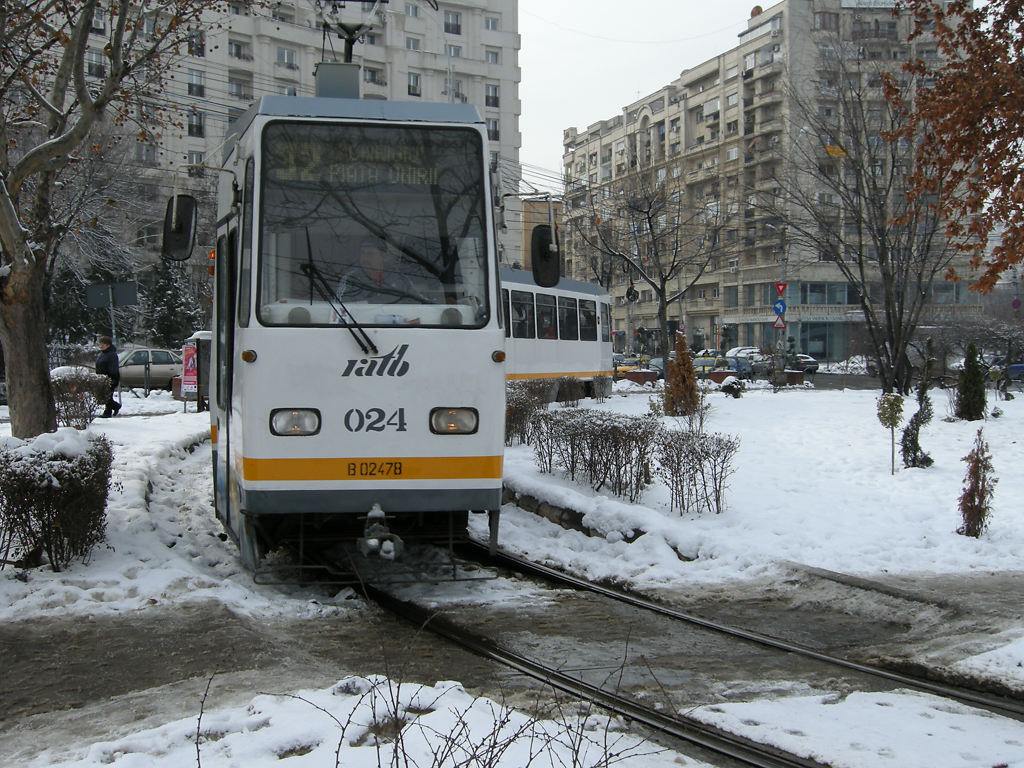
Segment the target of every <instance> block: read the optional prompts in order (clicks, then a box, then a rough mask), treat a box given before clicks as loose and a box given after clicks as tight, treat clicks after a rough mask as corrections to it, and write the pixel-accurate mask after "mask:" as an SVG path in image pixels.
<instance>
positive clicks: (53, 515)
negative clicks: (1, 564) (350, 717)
mask: <svg viewBox="0 0 1024 768" xmlns="http://www.w3.org/2000/svg"><path fill="white" fill-rule="evenodd" d="M112 459H113V453H112V451H111V448H110V442H109V441H108V440H107V439H106V438H105V437H103V436H99V435H94V436H92V437H90V438H88V439H86V438H85V437H84V436H82V435H80V434H79V433H77V432H71V431H70V430H65V431H64V432H60V431H58V432H57V433H55V434H54V433H44V434H43V435H40V436H39V437H37V438H34V439H33V440H32V441H27V442H26V441H22V440H18V439H17V438H10V439H8V440H6V441H4V443H3V444H2V445H0V541H3V542H5V547H6V548H7V550H8V551H9V550H10V549H14V550H15V551H18V550H20V551H22V552H32V551H38V552H42V553H45V554H46V556H47V558H48V559H49V562H50V567H51V568H52V569H53V570H54V571H62V570H64V569H65V568H67V566H68V565H69V564H70V562H71V560H72V559H74V558H81V559H82V560H87V559H88V557H89V554H90V552H91V551H92V549H93V547H95V546H96V545H97V544H99V543H100V542H101V541H103V537H104V530H105V526H106V507H107V494H108V492H109V490H110V467H111V462H112ZM5 560H6V555H5Z"/></svg>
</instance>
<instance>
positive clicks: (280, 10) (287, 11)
mask: <svg viewBox="0 0 1024 768" xmlns="http://www.w3.org/2000/svg"><path fill="white" fill-rule="evenodd" d="M270 17H271V18H272V19H273V20H274V21H283V22H285V23H286V24H294V23H295V9H294V8H287V7H282V6H278V7H276V8H274V10H273V11H271V12H270Z"/></svg>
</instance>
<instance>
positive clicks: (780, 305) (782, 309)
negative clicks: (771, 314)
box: [773, 299, 786, 315]
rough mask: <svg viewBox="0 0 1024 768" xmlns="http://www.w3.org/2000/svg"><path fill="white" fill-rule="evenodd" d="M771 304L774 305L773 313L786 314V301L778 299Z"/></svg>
mask: <svg viewBox="0 0 1024 768" xmlns="http://www.w3.org/2000/svg"><path fill="white" fill-rule="evenodd" d="M773 306H774V307H775V314H776V315H784V314H786V302H784V301H783V300H782V299H779V300H778V301H776V302H775V304H774V305H773Z"/></svg>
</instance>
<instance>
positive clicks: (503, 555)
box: [469, 542, 1024, 715]
mask: <svg viewBox="0 0 1024 768" xmlns="http://www.w3.org/2000/svg"><path fill="white" fill-rule="evenodd" d="M469 546H471V547H472V548H474V549H478V550H483V551H484V552H485V553H486V552H487V547H485V546H483V545H481V544H478V543H476V542H472V543H471V544H470V545H469ZM486 559H488V560H490V561H491V562H492V563H495V564H501V565H504V566H505V567H509V568H512V569H515V570H519V571H523V572H526V573H532V574H535V575H538V576H541V577H543V578H545V579H548V580H551V581H554V582H556V583H559V584H565V585H569V586H571V587H574V588H575V589H579V590H586V591H590V592H594V593H596V594H599V595H604V596H606V597H610V598H612V599H615V600H620V601H622V602H625V603H628V604H630V605H633V606H635V607H637V608H643V609H646V610H649V611H653V612H655V613H659V614H661V615H663V616H668V617H670V618H673V619H678V620H679V621H685V622H688V623H691V624H694V625H696V626H699V627H703V628H705V629H709V630H712V631H714V632H719V633H721V634H724V635H728V636H731V637H738V638H740V639H743V640H747V641H749V642H752V643H757V644H758V645H763V646H767V647H770V648H775V649H778V650H781V651H786V652H788V653H793V654H798V655H800V656H803V657H805V658H810V659H815V660H817V661H821V662H824V663H826V664H831V665H835V666H839V667H843V668H845V669H849V670H852V671H854V672H859V673H862V674H865V675H871V676H873V677H878V678H882V679H885V680H889V681H892V682H896V683H899V684H901V685H905V686H907V687H909V688H914V689H917V690H921V691H927V692H928V693H934V694H937V695H939V696H942V697H944V698H950V699H956V700H957V701H961V702H964V703H969V704H976V705H978V706H981V707H984V708H985V709H988V710H991V711H993V712H997V713H1000V714H1011V715H1024V704H1022V703H1020V702H1016V701H1011V700H1007V699H1006V698H1004V697H1001V696H995V695H989V694H985V693H982V692H980V691H973V690H969V689H964V688H957V687H954V686H949V685H944V684H942V683H935V682H932V681H930V680H925V679H922V678H919V677H914V676H912V675H906V674H903V673H900V672H893V671H891V670H887V669H883V668H881V667H874V666H871V665H868V664H862V663H860V662H856V661H851V660H849V659H844V658H842V657H839V656H831V655H829V654H827V653H823V652H821V651H816V650H814V649H813V648H808V647H807V646H805V645H801V644H799V643H793V642H790V641H787V640H779V639H777V638H774V637H769V636H768V635H763V634H761V633H759V632H753V631H751V630H747V629H740V628H738V627H730V626H728V625H726V624H721V623H719V622H717V621H711V620H709V619H704V618H701V617H700V616H695V615H693V614H689V613H685V612H683V611H677V610H675V609H673V608H669V607H668V606H665V605H661V604H659V603H655V602H652V601H650V600H647V599H645V598H642V597H639V596H637V595H632V594H630V593H628V592H624V591H622V590H618V589H613V588H611V587H606V586H602V585H600V584H594V583H593V582H590V581H586V580H585V579H580V578H577V577H576V576H572V575H570V574H567V573H564V572H563V571H559V570H557V569H555V568H549V567H548V566H545V565H540V564H539V563H534V562H531V561H529V560H524V559H522V558H520V557H517V556H516V555H512V554H510V553H508V552H505V551H503V550H498V551H497V552H496V553H495V554H493V555H491V554H486Z"/></svg>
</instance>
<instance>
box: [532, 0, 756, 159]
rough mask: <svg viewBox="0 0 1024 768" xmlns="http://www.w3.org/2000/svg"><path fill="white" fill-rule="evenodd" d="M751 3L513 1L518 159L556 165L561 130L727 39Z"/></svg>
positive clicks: (597, 116) (732, 39) (609, 112)
mask: <svg viewBox="0 0 1024 768" xmlns="http://www.w3.org/2000/svg"><path fill="white" fill-rule="evenodd" d="M757 4H758V2H757V0H519V32H520V34H521V35H522V50H521V51H520V53H519V64H520V66H521V68H522V83H521V85H520V88H519V96H520V99H521V100H522V117H521V118H520V122H519V125H520V128H521V130H522V134H523V147H522V150H521V152H520V155H519V157H520V160H521V161H522V162H523V163H526V164H529V165H533V166H539V167H541V168H545V169H549V170H551V171H553V172H556V173H558V172H559V169H560V168H561V167H562V131H563V130H564V129H565V128H569V127H575V128H579V129H586V127H587V126H588V125H590V124H591V123H594V122H597V121H598V120H605V119H607V118H609V117H611V116H613V115H616V114H618V113H619V111H620V110H621V109H622V107H624V106H625V105H626V104H629V103H630V102H632V101H635V100H636V99H637V98H639V97H640V96H644V95H646V94H648V93H651V92H653V91H655V90H657V89H658V88H660V87H662V86H663V85H666V84H667V83H669V82H671V81H672V80H673V79H675V78H676V77H678V76H679V73H680V72H681V71H682V70H684V69H688V68H690V67H692V66H694V65H696V64H700V63H701V62H703V61H706V60H707V59H709V58H711V57H712V56H715V55H717V54H719V53H722V52H724V51H726V50H728V49H730V48H733V47H735V46H736V45H737V44H738V42H739V40H738V38H737V35H738V34H739V33H740V32H742V31H743V30H744V29H746V22H747V19H749V18H750V11H751V9H752V8H753V7H754V6H755V5H757ZM760 4H761V5H762V6H763V7H764V8H765V9H767V8H769V7H771V6H772V5H774V2H766V1H765V0H761V3H760ZM528 175H529V174H527V176H528Z"/></svg>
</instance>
